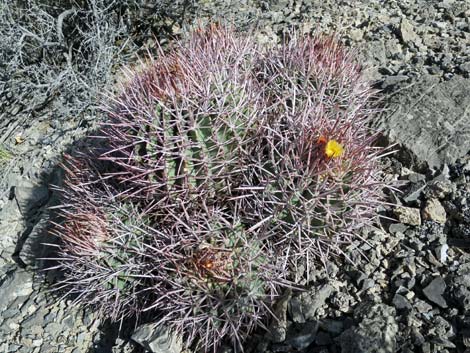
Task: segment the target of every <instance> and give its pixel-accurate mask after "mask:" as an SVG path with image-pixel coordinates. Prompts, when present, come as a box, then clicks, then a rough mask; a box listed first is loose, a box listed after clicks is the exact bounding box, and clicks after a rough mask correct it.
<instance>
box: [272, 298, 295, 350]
mask: <svg viewBox="0 0 470 353" xmlns="http://www.w3.org/2000/svg"><path fill="white" fill-rule="evenodd" d="M291 297H292V291H291V290H288V291H287V292H286V294H285V295H284V296H283V297H282V298H281V299H280V300H279V301H278V302H277V303H276V306H275V308H274V315H275V316H276V319H277V320H276V319H273V323H272V324H271V326H270V328H269V338H270V339H271V341H273V342H275V343H279V342H283V341H284V340H285V339H286V333H287V307H288V304H289V301H290V299H291Z"/></svg>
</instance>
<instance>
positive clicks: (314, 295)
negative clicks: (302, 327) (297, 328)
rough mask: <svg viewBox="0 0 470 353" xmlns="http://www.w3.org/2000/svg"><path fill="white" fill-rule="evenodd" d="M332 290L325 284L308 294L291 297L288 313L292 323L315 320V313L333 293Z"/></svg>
mask: <svg viewBox="0 0 470 353" xmlns="http://www.w3.org/2000/svg"><path fill="white" fill-rule="evenodd" d="M333 290H334V288H333V287H332V286H331V285H329V284H325V285H324V286H322V287H320V288H319V289H313V290H311V291H309V292H303V293H301V294H300V295H298V296H296V297H293V298H292V300H291V301H290V302H289V313H290V316H291V317H292V321H294V322H297V323H304V322H306V321H309V320H313V319H314V318H315V313H316V312H317V310H318V309H320V308H321V307H322V306H323V305H325V301H326V299H328V298H329V297H330V295H331V294H332V293H333Z"/></svg>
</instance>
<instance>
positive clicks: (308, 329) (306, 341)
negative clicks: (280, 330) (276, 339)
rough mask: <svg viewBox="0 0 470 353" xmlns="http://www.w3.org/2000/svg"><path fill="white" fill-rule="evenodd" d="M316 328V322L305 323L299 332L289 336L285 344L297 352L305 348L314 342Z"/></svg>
mask: <svg viewBox="0 0 470 353" xmlns="http://www.w3.org/2000/svg"><path fill="white" fill-rule="evenodd" d="M318 326H319V324H318V322H306V323H305V324H303V325H302V328H301V330H300V331H299V332H296V333H294V334H289V337H288V338H287V339H286V344H287V345H289V346H291V347H293V348H295V349H297V350H301V349H305V348H307V347H308V346H310V345H311V344H312V343H313V342H314V341H315V338H316V337H317V331H318Z"/></svg>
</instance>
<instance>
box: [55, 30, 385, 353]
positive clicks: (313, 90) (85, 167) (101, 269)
mask: <svg viewBox="0 0 470 353" xmlns="http://www.w3.org/2000/svg"><path fill="white" fill-rule="evenodd" d="M371 95H372V91H371V90H370V88H369V86H368V85H367V82H365V81H363V80H362V79H361V76H360V68H359V66H358V65H357V64H356V63H355V62H354V60H353V57H352V54H351V53H350V52H348V51H346V50H345V49H343V48H342V47H341V46H340V45H339V44H338V42H337V41H336V40H335V38H333V37H322V36H314V37H308V36H305V37H302V36H296V35H294V36H293V38H291V40H290V41H289V42H286V43H284V44H283V45H281V46H280V47H273V48H267V49H266V48H263V47H261V46H259V45H257V44H256V43H255V42H254V40H253V39H252V38H251V37H250V36H245V37H244V36H240V35H237V34H235V33H234V32H233V31H231V30H229V29H227V28H222V27H220V26H216V25H212V26H210V27H208V28H207V29H199V30H196V31H194V32H193V33H192V34H191V35H190V36H189V37H188V38H186V39H184V40H182V41H179V42H177V43H175V45H174V47H173V48H171V49H170V50H169V51H168V52H167V53H163V54H161V55H160V56H159V57H158V58H157V59H151V60H150V61H149V62H148V64H147V66H146V68H145V70H144V71H143V72H140V73H136V75H135V77H133V79H132V80H131V81H130V82H129V83H128V84H127V85H126V86H125V87H123V90H122V93H121V94H120V95H118V96H117V97H115V98H113V99H112V100H111V101H110V104H109V106H108V107H107V108H106V111H107V113H108V119H107V120H106V121H105V122H104V123H103V124H102V125H101V129H100V134H99V135H100V138H101V139H102V140H103V141H104V145H105V147H104V148H103V149H101V150H97V151H95V152H94V153H93V154H90V155H88V156H87V155H85V156H80V157H76V158H72V157H70V158H69V161H68V162H67V163H66V164H65V165H64V168H65V170H66V180H65V186H64V187H63V188H62V190H61V191H62V195H63V199H64V203H63V207H62V211H61V213H62V216H63V218H64V223H63V224H62V225H57V227H56V233H57V235H58V236H59V237H60V239H61V243H60V245H59V256H58V258H59V265H58V266H59V267H60V268H62V269H63V270H64V272H65V279H64V280H63V281H62V282H61V283H60V284H59V286H62V287H65V288H66V289H67V290H68V291H69V292H71V293H73V294H76V295H78V301H79V302H83V303H89V304H93V305H97V306H99V307H100V308H101V310H102V312H103V313H104V314H107V315H109V313H111V317H112V318H113V319H115V320H118V319H120V318H123V317H126V316H134V315H139V314H140V313H142V312H148V311H152V312H153V313H154V314H155V315H156V317H157V318H158V320H159V322H160V323H165V324H167V325H169V326H170V327H171V328H172V329H174V330H175V331H176V332H177V333H179V334H181V335H183V336H184V337H185V338H186V342H187V343H188V345H191V344H192V343H194V344H195V345H196V346H197V347H200V348H202V349H203V350H205V351H208V350H210V349H213V350H216V348H217V347H218V346H219V345H220V343H221V342H222V340H223V339H225V338H229V339H231V340H232V343H233V344H234V345H235V346H236V347H240V345H241V342H242V341H243V340H244V339H245V338H246V337H247V336H248V334H249V333H250V332H251V331H252V329H253V328H254V327H256V326H260V325H261V326H263V325H264V324H265V323H266V320H268V319H269V318H270V317H272V312H271V310H270V306H271V305H272V303H273V301H274V300H276V298H277V297H278V295H279V294H280V293H281V291H282V289H283V288H285V287H287V286H291V285H292V281H293V282H295V281H296V280H297V278H296V277H295V275H294V274H293V271H291V270H292V268H296V267H297V266H298V265H299V264H300V263H301V264H305V263H306V261H308V259H312V258H317V259H321V260H322V261H327V259H328V255H329V254H330V253H334V254H341V253H342V247H341V245H342V244H343V243H348V242H350V241H351V239H352V238H353V237H354V236H355V232H356V231H357V230H358V229H359V227H361V226H362V225H364V224H368V223H370V222H372V221H373V220H374V217H375V213H374V210H375V207H376V206H377V205H378V204H379V203H380V200H381V189H382V188H383V186H384V184H383V182H382V181H381V179H380V170H379V168H378V165H377V158H378V156H379V155H380V153H381V150H380V149H376V148H374V147H372V146H371V144H372V142H373V140H374V135H371V134H370V131H369V130H368V128H367V126H368V123H369V121H370V119H371V116H372V115H371V113H373V110H371V109H370V108H369V98H370V96H371ZM101 165H104V166H105V167H106V168H100V167H99V166H101Z"/></svg>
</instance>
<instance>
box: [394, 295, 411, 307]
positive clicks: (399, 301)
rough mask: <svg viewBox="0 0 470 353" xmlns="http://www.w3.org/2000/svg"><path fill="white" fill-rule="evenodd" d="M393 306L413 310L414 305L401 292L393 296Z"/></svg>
mask: <svg viewBox="0 0 470 353" xmlns="http://www.w3.org/2000/svg"><path fill="white" fill-rule="evenodd" d="M392 302H393V306H394V307H395V308H397V309H398V310H404V309H405V310H411V309H412V306H411V304H410V302H409V301H408V299H406V298H405V297H404V296H402V295H401V294H395V296H394V297H393V301H392Z"/></svg>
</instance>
